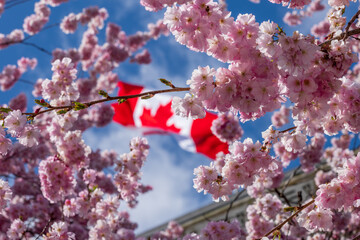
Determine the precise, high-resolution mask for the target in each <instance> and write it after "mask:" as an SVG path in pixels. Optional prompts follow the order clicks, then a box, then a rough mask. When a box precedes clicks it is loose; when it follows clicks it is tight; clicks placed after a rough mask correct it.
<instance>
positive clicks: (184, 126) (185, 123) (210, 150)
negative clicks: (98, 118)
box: [112, 82, 228, 159]
mask: <svg viewBox="0 0 360 240" xmlns="http://www.w3.org/2000/svg"><path fill="white" fill-rule="evenodd" d="M118 87H119V92H118V96H127V95H135V94H140V93H143V92H148V91H149V90H148V89H145V88H144V87H142V86H138V85H133V84H129V83H125V82H119V83H118ZM171 102H172V98H171V96H169V95H161V94H157V95H155V96H154V97H152V98H150V99H146V100H143V99H139V98H131V99H128V100H127V101H125V102H123V103H121V104H118V103H114V104H112V107H113V108H114V110H115V115H114V118H113V120H114V121H115V122H117V123H120V124H121V125H123V126H129V127H139V128H148V129H147V131H146V132H145V133H144V134H156V133H158V134H164V133H174V134H178V136H180V137H178V139H179V145H180V146H181V147H182V148H183V149H185V150H187V151H191V152H198V153H202V154H204V155H206V156H208V157H209V158H211V159H215V157H216V154H217V153H219V152H224V153H228V144H227V143H224V142H221V141H220V140H219V138H217V137H216V136H215V135H214V134H213V133H212V132H211V130H210V127H211V124H212V121H213V120H215V119H216V118H217V115H215V114H213V113H210V112H207V113H206V116H205V118H202V119H195V120H193V119H191V118H183V117H180V116H177V115H175V114H174V112H173V111H172V109H171Z"/></svg>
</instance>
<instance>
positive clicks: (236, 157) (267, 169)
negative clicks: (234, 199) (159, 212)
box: [194, 138, 281, 200]
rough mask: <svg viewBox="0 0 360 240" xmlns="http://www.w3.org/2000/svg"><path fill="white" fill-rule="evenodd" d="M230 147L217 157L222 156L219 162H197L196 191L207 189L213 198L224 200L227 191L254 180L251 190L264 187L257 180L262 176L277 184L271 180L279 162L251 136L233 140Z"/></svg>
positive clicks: (260, 189)
mask: <svg viewBox="0 0 360 240" xmlns="http://www.w3.org/2000/svg"><path fill="white" fill-rule="evenodd" d="M229 150H230V153H229V154H227V155H226V156H225V157H224V158H222V157H219V159H221V160H223V163H222V164H218V165H215V164H213V163H211V164H210V166H200V167H198V168H196V169H195V170H194V174H195V175H196V177H195V179H194V188H195V189H196V190H197V191H198V192H202V191H204V193H205V194H207V193H210V194H211V195H212V198H213V199H214V200H218V199H219V198H222V199H223V200H227V199H228V195H230V194H231V193H232V191H233V190H235V189H237V188H239V187H240V186H242V187H249V186H251V185H252V184H255V186H254V189H253V191H256V190H257V191H258V192H259V193H258V194H260V193H261V192H262V191H263V190H264V188H265V187H264V185H263V184H259V182H261V181H262V180H264V179H267V178H270V179H267V181H266V182H268V183H270V185H273V184H276V183H275V182H274V183H273V182H272V181H270V180H271V178H273V177H275V176H276V175H278V173H277V170H278V169H280V166H279V165H278V164H277V163H276V161H274V160H273V158H272V157H271V156H270V155H269V154H268V152H267V151H264V150H262V145H261V143H260V142H256V143H253V141H252V139H250V138H247V139H245V140H244V142H243V143H242V142H239V141H235V142H234V143H233V144H232V145H231V146H230V148H229ZM280 179H281V178H280ZM257 180H258V182H257ZM267 187H269V186H267ZM255 189H256V190H255ZM254 194H255V193H254Z"/></svg>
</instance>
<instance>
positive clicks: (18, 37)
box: [0, 29, 24, 49]
mask: <svg viewBox="0 0 360 240" xmlns="http://www.w3.org/2000/svg"><path fill="white" fill-rule="evenodd" d="M23 39H24V32H23V31H22V30H20V29H14V30H12V31H11V33H9V34H7V35H4V34H2V33H0V49H4V48H6V47H8V46H9V45H11V44H14V43H17V42H21V41H22V40H23Z"/></svg>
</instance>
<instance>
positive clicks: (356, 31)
mask: <svg viewBox="0 0 360 240" xmlns="http://www.w3.org/2000/svg"><path fill="white" fill-rule="evenodd" d="M356 34H360V28H357V29H354V30H351V31H348V32H347V33H346V32H343V33H341V34H340V35H339V36H337V37H334V38H331V39H329V40H327V41H325V42H323V43H321V44H319V46H320V47H324V46H325V45H327V44H329V43H331V41H333V40H341V39H346V38H348V37H350V36H353V35H356Z"/></svg>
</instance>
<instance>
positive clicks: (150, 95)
mask: <svg viewBox="0 0 360 240" xmlns="http://www.w3.org/2000/svg"><path fill="white" fill-rule="evenodd" d="M153 96H155V95H154V94H148V95H145V96H142V97H141V99H144V100H146V99H149V98H152V97H153Z"/></svg>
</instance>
